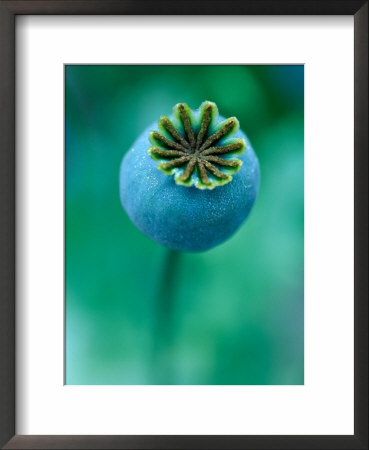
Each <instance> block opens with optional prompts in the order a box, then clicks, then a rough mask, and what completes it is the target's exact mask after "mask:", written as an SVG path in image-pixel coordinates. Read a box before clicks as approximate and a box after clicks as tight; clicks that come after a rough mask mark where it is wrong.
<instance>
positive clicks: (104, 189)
mask: <svg viewBox="0 0 369 450" xmlns="http://www.w3.org/2000/svg"><path fill="white" fill-rule="evenodd" d="M204 100H211V101H213V102H215V103H216V104H217V105H218V108H219V111H220V113H221V114H222V115H223V116H225V117H229V116H233V115H235V116H236V117H237V118H238V119H239V121H240V124H241V128H242V129H243V130H244V131H245V133H246V134H247V135H248V137H249V139H250V140H251V142H252V144H253V147H254V149H255V152H256V154H257V155H258V157H259V161H260V167H261V184H260V192H259V196H258V198H257V201H256V204H255V206H254V209H253V211H252V213H251V215H250V217H249V218H248V220H247V221H246V222H245V223H244V224H243V226H242V227H241V229H240V230H239V231H238V232H237V233H236V234H235V235H234V236H233V237H232V238H231V239H229V240H228V241H227V242H225V243H224V244H222V245H220V246H218V247H216V248H214V249H212V250H210V251H207V252H204V253H197V254H191V253H176V254H174V255H173V254H170V252H169V251H168V250H167V249H166V248H164V247H162V246H160V245H158V244H156V243H155V242H152V241H151V240H150V239H149V238H147V237H146V236H144V235H143V234H141V233H140V231H138V230H137V229H136V228H135V226H134V225H133V224H132V223H131V222H130V220H129V219H128V217H127V215H126V213H125V211H124V210H123V209H122V207H121V204H120V200H119V167H120V163H121V160H122V158H123V156H124V154H125V152H127V151H128V149H129V148H130V146H131V145H132V143H133V142H134V140H135V139H136V138H137V136H138V135H139V134H140V133H141V132H142V131H143V130H144V129H145V128H146V127H147V126H148V125H149V124H150V123H151V122H153V121H155V120H157V119H158V118H159V116H160V115H164V114H170V113H171V110H172V107H173V106H174V105H175V104H176V103H178V102H186V103H188V104H189V105H190V107H192V108H197V107H198V106H199V105H200V104H201V103H202V102H203V101H204ZM65 176H66V184H65V199H66V204H65V220H66V224H65V225H66V227H65V251H66V254H65V256H66V269H65V270H66V322H65V323H66V374H65V375H66V383H67V384H105V385H108V384H216V385H218V384H257V385H268V384H303V383H304V69H303V66H282V65H281V66H229V65H224V66H212V65H208V66H198V65H197V66H191V65H185V66H183V65H175V66H160V65H150V66H145V65H101V66H93V65H92V66H91V65H67V66H66V67H65ZM164 277H167V279H168V277H169V278H170V282H169V283H168V284H167V285H166V286H165V285H164V281H165V279H164Z"/></svg>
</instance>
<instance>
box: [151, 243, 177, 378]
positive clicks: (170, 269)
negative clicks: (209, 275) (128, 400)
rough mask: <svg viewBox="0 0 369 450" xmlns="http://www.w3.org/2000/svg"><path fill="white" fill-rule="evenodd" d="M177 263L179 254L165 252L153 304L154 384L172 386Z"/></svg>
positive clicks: (174, 251)
mask: <svg viewBox="0 0 369 450" xmlns="http://www.w3.org/2000/svg"><path fill="white" fill-rule="evenodd" d="M179 261H180V252H178V251H176V250H168V251H167V253H166V255H165V259H164V263H163V268H162V273H161V280H160V283H159V287H158V293H157V297H156V303H155V312H156V314H155V324H154V336H153V344H154V348H153V367H152V370H153V374H154V381H155V382H154V384H172V380H173V337H174V331H175V323H174V311H175V291H176V282H177V276H178V267H179Z"/></svg>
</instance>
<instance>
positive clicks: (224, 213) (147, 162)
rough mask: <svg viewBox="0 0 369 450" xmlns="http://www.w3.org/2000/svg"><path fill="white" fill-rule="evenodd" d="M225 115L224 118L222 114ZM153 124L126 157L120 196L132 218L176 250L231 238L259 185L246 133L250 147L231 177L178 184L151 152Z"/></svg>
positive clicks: (241, 135)
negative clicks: (217, 182) (206, 186)
mask: <svg viewBox="0 0 369 450" xmlns="http://www.w3.org/2000/svg"><path fill="white" fill-rule="evenodd" d="M219 120H220V121H222V120H224V118H222V117H219ZM157 129H158V126H157V124H156V123H154V124H152V125H150V126H149V127H148V128H147V129H146V130H145V131H144V132H143V133H142V134H141V136H140V137H139V138H138V139H137V140H136V142H135V143H134V144H133V146H132V148H131V149H130V150H129V151H128V152H127V154H126V155H125V157H124V158H123V161H122V165H121V169H120V199H121V202H122V205H123V207H124V209H125V210H126V212H127V214H128V216H129V218H130V219H131V221H132V222H133V223H134V224H135V225H136V227H137V228H138V229H139V230H140V231H142V232H143V233H144V234H146V235H147V236H148V237H150V238H151V239H153V240H154V241H156V242H158V243H159V244H162V245H164V246H166V247H169V248H171V249H174V250H182V251H190V252H191V251H192V252H196V251H204V250H208V249H210V248H212V247H214V246H216V245H218V244H220V243H222V242H224V241H225V240H226V239H228V238H229V237H230V236H231V235H232V234H233V233H234V232H235V231H236V230H237V229H238V228H239V227H240V225H241V224H242V223H243V221H244V220H245V219H246V218H247V216H248V215H249V213H250V211H251V208H252V206H253V204H254V202H255V199H256V195H257V192H258V186H259V164H258V160H257V157H256V155H255V153H254V150H253V149H252V147H251V144H250V142H249V141H248V139H247V137H246V136H245V134H244V133H243V132H242V131H241V130H238V131H237V133H236V134H235V136H234V137H235V138H244V139H245V140H246V143H247V146H246V148H247V150H246V151H245V152H244V153H243V154H242V155H240V156H239V159H240V160H242V162H243V164H242V166H241V168H240V170H239V172H237V173H236V174H235V175H234V176H233V180H232V181H231V182H230V183H228V184H226V185H224V186H220V187H217V188H215V189H213V190H200V189H197V188H196V187H193V186H192V187H186V186H180V185H177V184H176V183H175V181H174V179H173V177H168V176H166V175H165V174H163V173H162V172H161V171H160V170H158V168H157V163H156V162H155V161H154V160H153V159H152V158H151V157H150V156H149V154H148V148H149V146H150V142H149V134H150V131H152V130H157Z"/></svg>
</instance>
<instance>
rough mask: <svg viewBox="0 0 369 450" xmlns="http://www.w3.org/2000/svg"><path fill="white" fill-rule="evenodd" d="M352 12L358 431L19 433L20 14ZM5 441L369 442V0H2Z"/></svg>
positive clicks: (150, 444)
mask: <svg viewBox="0 0 369 450" xmlns="http://www.w3.org/2000/svg"><path fill="white" fill-rule="evenodd" d="M18 14H207V15H213V14H237V15H240V14H269V15H271V14H278V15H282V14H283V15H285V14H287V15H289V14H296V15H300V14H312V15H321V14H330V15H337V14H348V15H353V16H354V34H355V50H354V53H355V93H354V99H355V131H354V136H355V393H354V395H355V434H354V435H353V436H17V435H15V395H16V393H15V369H16V368H15V326H16V324H15V294H16V278H15V276H16V274H15V245H16V242H15V224H16V222H15V162H16V155H15V138H16V137H15V16H16V15H18ZM0 61H1V63H0V445H2V446H4V447H2V448H7V449H15V448H17V449H25V448H28V449H36V448H37V449H41V448H45V449H49V448H55V449H57V448H60V449H67V448H68V449H72V448H76V449H82V448H84V449H93V448H96V449H97V448H100V449H103V448H106V449H108V448H109V449H128V448H137V449H139V448H140V449H152V448H163V449H165V448H166V449H195V448H196V449H206V448H212V449H218V448H219V449H220V448H228V449H242V448H250V449H251V448H252V449H307V448H309V449H310V448H316V449H367V448H368V356H367V355H368V304H367V301H368V128H367V127H368V125H367V124H368V2H367V1H366V2H365V0H279V1H278V0H247V1H243V2H242V1H241V0H228V1H226V2H214V1H209V0H204V1H202V2H199V1H198V0H187V1H186V2H173V1H172V0H156V1H155V2H146V1H143V0H135V1H134V2H133V1H130V0H43V1H34V0H28V1H22V0H13V1H1V0H0Z"/></svg>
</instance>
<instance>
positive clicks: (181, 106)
mask: <svg viewBox="0 0 369 450" xmlns="http://www.w3.org/2000/svg"><path fill="white" fill-rule="evenodd" d="M158 126H159V131H151V132H150V142H151V144H152V147H150V148H149V155H150V156H151V157H152V158H153V159H154V160H156V161H159V164H158V169H159V170H161V171H162V172H163V173H165V174H166V175H174V180H175V182H176V183H177V184H179V185H182V186H187V187H190V186H195V187H197V188H198V189H214V188H215V187H217V186H222V185H224V184H226V183H229V182H230V181H232V175H233V174H234V173H236V172H238V171H239V169H240V168H241V165H242V161H241V160H240V159H238V158H237V156H239V155H241V154H242V153H243V152H244V151H245V149H246V141H245V139H243V138H233V137H232V136H233V135H234V134H235V133H236V132H237V130H238V128H239V123H238V120H237V119H236V117H230V118H229V119H226V120H224V121H222V122H220V123H218V108H217V106H216V104H215V103H213V102H210V101H205V102H203V103H202V104H201V106H200V108H199V109H198V111H196V112H193V111H192V110H191V108H189V106H188V105H187V104H186V103H177V104H176V105H175V106H174V108H173V119H170V118H169V117H167V116H162V117H160V119H159V122H158Z"/></svg>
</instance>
